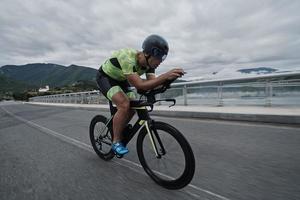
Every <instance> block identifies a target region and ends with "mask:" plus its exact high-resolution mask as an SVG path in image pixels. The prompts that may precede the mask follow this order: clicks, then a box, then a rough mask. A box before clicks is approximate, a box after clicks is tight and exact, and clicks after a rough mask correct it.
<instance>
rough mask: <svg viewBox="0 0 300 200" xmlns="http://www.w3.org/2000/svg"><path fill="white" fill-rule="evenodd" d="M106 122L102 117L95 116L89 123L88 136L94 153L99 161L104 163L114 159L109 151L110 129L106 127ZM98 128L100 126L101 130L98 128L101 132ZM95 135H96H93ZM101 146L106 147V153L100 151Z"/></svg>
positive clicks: (110, 141) (110, 142)
mask: <svg viewBox="0 0 300 200" xmlns="http://www.w3.org/2000/svg"><path fill="white" fill-rule="evenodd" d="M107 121H108V120H107V118H106V117H104V116H102V115H97V116H95V117H94V118H93V119H92V121H91V123H90V134H89V135H90V141H91V144H92V146H93V149H94V151H95V152H96V153H97V155H98V156H99V157H100V158H101V159H103V160H105V161H108V160H111V159H112V158H113V157H114V153H113V151H112V149H111V144H112V128H111V127H107V126H106V124H107ZM98 126H102V127H103V128H100V129H101V130H98ZM106 129H107V130H106ZM95 133H97V135H95ZM101 134H102V135H101ZM100 136H101V137H100ZM103 144H106V145H107V150H106V151H104V150H103V149H102V148H103Z"/></svg>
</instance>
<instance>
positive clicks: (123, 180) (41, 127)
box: [0, 102, 300, 200]
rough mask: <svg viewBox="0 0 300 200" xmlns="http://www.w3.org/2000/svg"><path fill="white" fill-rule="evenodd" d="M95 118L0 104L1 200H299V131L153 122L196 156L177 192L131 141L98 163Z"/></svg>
mask: <svg viewBox="0 0 300 200" xmlns="http://www.w3.org/2000/svg"><path fill="white" fill-rule="evenodd" d="M96 114H99V111H88V110H78V109H72V108H61V107H49V106H36V105H26V104H21V103H14V102H2V103H0V199H5V200H10V199H18V200H19V199H26V200H28V199H55V200H59V199H64V200H65V199H72V200H74V199H89V200H92V199H97V200H99V199H130V200H132V199H172V200H175V199H222V200H228V199H231V200H236V199H247V200H255V199H258V200H261V199H270V200H277V199H278V200H279V199H281V200H282V199H284V200H290V199H294V200H298V199H300V128H299V127H295V126H294V127H292V126H280V125H276V124H262V123H245V122H243V123H240V122H229V121H228V122H227V121H216V120H195V119H179V118H166V117H154V118H155V119H156V120H160V121H164V122H167V123H170V124H172V125H173V126H175V127H177V128H178V129H179V130H180V131H181V132H182V133H184V135H185V136H186V138H187V139H188V141H189V142H190V144H191V146H192V148H193V151H194V154H195V157H196V172H195V176H194V179H193V181H192V182H191V184H190V185H188V186H187V187H185V188H184V189H181V190H178V191H174V190H167V189H164V188H162V187H160V186H158V185H156V184H155V183H154V182H153V181H152V180H151V179H150V178H149V177H148V176H147V175H146V173H145V172H144V171H143V170H142V168H141V167H140V166H139V161H138V158H137V154H136V150H135V144H134V142H133V143H132V144H130V145H129V150H130V153H129V155H127V156H126V157H125V158H124V159H116V158H114V159H113V160H112V161H110V162H105V161H103V160H101V159H99V158H98V157H97V155H96V154H95V153H94V152H93V150H92V148H91V145H90V142H89V136H88V127H89V123H90V120H91V119H92V117H93V116H94V115H96ZM102 114H104V115H106V116H108V115H109V113H102Z"/></svg>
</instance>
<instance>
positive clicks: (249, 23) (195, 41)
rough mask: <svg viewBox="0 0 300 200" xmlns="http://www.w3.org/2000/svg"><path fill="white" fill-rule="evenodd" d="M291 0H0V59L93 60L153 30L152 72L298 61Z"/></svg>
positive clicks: (137, 43) (297, 6)
mask: <svg viewBox="0 0 300 200" xmlns="http://www.w3.org/2000/svg"><path fill="white" fill-rule="evenodd" d="M299 10H300V1H299V0H284V1H283V0H274V1H271V0H270V1H268V0H252V1H245V0H218V1H216V0H191V1H189V0H151V1H150V0H147V1H144V0H131V1H127V0H118V1H117V0H87V1H83V0H68V1H66V0H51V1H45V0H1V1H0V66H2V65H7V64H19V65H20V64H26V63H36V62H46V63H56V64H61V65H67V66H68V65H71V64H77V65H83V66H88V67H93V68H98V67H99V65H100V64H101V63H102V62H103V61H104V60H105V58H107V57H108V56H109V55H110V54H111V53H112V52H113V51H114V50H117V49H120V48H126V47H132V48H135V49H137V50H140V49H141V44H142V42H143V39H144V38H145V37H146V36H148V35H149V34H152V33H156V34H159V35H162V36H163V37H165V38H166V39H167V41H168V42H169V46H170V53H169V55H168V58H167V60H166V61H165V62H164V63H163V64H162V65H161V67H160V70H158V72H164V71H166V70H168V69H171V68H172V67H175V66H180V67H183V68H184V69H185V70H186V71H187V72H188V77H192V76H195V77H196V76H201V74H202V73H207V72H209V71H211V70H213V71H215V70H222V69H227V70H233V69H237V68H250V67H261V66H263V67H274V68H278V69H281V70H285V69H296V70H297V69H300V56H299V55H300V14H299V13H300V11H299Z"/></svg>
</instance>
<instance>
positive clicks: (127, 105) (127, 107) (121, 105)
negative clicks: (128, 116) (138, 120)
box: [117, 99, 130, 113]
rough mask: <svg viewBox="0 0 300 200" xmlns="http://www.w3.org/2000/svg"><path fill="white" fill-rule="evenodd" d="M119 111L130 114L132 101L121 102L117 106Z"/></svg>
mask: <svg viewBox="0 0 300 200" xmlns="http://www.w3.org/2000/svg"><path fill="white" fill-rule="evenodd" d="M117 108H118V110H122V111H126V112H128V113H129V112H130V101H129V100H128V99H124V100H123V101H121V102H119V104H118V105H117Z"/></svg>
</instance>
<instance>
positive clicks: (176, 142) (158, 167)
mask: <svg viewBox="0 0 300 200" xmlns="http://www.w3.org/2000/svg"><path fill="white" fill-rule="evenodd" d="M155 130H156V133H157V134H156V133H155ZM150 131H151V132H152V135H153V138H154V141H153V142H154V143H155V145H156V146H157V150H158V154H159V156H157V155H156V154H155V151H154V145H153V142H152V141H151V139H150V137H149V134H148V132H147V129H146V128H143V129H142V130H141V131H140V134H139V136H138V138H137V152H138V157H139V160H140V162H141V165H142V166H143V168H144V170H145V171H146V173H147V174H148V175H149V176H150V177H151V178H152V179H153V180H154V181H155V182H156V183H157V184H159V185H161V186H163V187H165V188H167V189H180V188H183V187H185V186H186V185H187V184H189V183H190V182H191V180H192V179H193V176H194V173H195V158H194V154H193V151H192V148H191V146H190V145H189V143H188V142H187V140H186V139H185V137H184V136H183V135H182V134H181V133H180V132H179V131H178V130H177V129H176V128H174V127H173V126H171V125H169V124H166V123H163V122H154V123H153V124H152V126H151V127H150ZM159 140H160V141H161V142H159ZM160 144H162V146H163V147H162V146H161V145H160Z"/></svg>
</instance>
